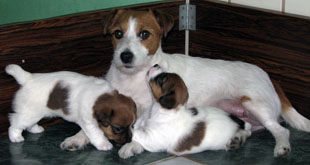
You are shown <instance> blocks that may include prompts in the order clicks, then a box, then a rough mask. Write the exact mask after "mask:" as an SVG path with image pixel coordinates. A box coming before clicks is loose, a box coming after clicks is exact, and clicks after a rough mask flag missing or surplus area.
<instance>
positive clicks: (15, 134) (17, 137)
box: [9, 127, 25, 143]
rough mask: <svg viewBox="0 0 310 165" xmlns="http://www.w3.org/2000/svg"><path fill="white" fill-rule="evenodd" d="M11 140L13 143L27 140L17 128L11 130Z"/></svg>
mask: <svg viewBox="0 0 310 165" xmlns="http://www.w3.org/2000/svg"><path fill="white" fill-rule="evenodd" d="M9 139H10V141H11V142H13V143H19V142H23V141H24V140H25V139H24V137H23V136H22V130H21V129H16V128H12V127H10V128H9Z"/></svg>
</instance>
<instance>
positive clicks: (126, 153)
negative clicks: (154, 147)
mask: <svg viewBox="0 0 310 165" xmlns="http://www.w3.org/2000/svg"><path fill="white" fill-rule="evenodd" d="M143 150H144V149H143V147H142V146H141V145H140V144H139V143H137V142H135V141H132V142H131V143H127V144H125V145H123V147H122V148H121V149H120V150H119V151H118V155H119V157H121V158H123V159H127V158H130V157H132V156H134V155H136V154H140V153H141V152H143Z"/></svg>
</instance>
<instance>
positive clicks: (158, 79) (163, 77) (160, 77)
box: [155, 73, 168, 86]
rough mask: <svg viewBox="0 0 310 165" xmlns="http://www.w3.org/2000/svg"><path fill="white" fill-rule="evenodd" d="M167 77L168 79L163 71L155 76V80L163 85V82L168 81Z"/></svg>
mask: <svg viewBox="0 0 310 165" xmlns="http://www.w3.org/2000/svg"><path fill="white" fill-rule="evenodd" d="M167 79H168V77H167V74H166V73H161V74H159V75H158V76H157V77H156V78H155V81H156V82H157V84H158V85H159V86H163V84H164V83H165V82H166V81H167Z"/></svg>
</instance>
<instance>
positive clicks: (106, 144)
mask: <svg viewBox="0 0 310 165" xmlns="http://www.w3.org/2000/svg"><path fill="white" fill-rule="evenodd" d="M94 146H95V147H96V148H97V150H101V151H108V150H111V149H112V148H113V145H112V144H111V143H110V142H109V141H105V142H103V143H102V144H96V145H94Z"/></svg>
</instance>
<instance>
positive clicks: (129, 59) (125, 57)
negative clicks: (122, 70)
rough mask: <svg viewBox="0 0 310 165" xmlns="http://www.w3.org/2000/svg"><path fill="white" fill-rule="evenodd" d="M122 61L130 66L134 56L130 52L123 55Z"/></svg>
mask: <svg viewBox="0 0 310 165" xmlns="http://www.w3.org/2000/svg"><path fill="white" fill-rule="evenodd" d="M121 60H122V62H123V63H124V64H130V63H131V62H132V60H133V54H132V53H131V52H130V51H125V52H123V53H121Z"/></svg>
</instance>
